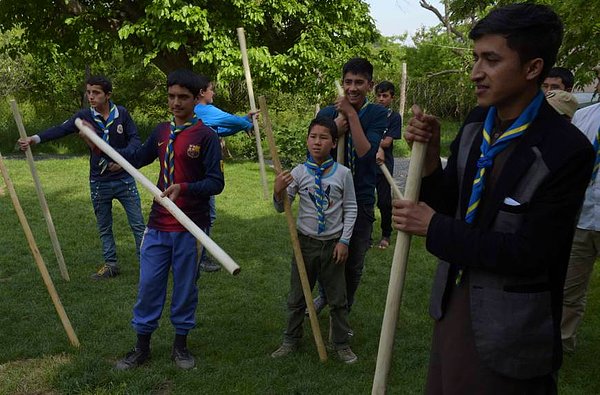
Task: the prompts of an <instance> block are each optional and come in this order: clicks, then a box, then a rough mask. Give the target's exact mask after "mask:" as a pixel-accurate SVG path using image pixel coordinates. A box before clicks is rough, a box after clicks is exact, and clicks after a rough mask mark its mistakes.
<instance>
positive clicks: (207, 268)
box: [200, 257, 221, 273]
mask: <svg viewBox="0 0 600 395" xmlns="http://www.w3.org/2000/svg"><path fill="white" fill-rule="evenodd" d="M200 270H202V271H203V272H207V273H210V272H218V271H219V270H221V265H219V264H218V263H214V262H213V261H212V260H211V259H209V258H208V257H206V259H204V260H203V261H202V262H200Z"/></svg>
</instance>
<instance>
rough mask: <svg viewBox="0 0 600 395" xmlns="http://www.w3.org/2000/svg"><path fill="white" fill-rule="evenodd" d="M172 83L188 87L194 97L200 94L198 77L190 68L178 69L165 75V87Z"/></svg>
mask: <svg viewBox="0 0 600 395" xmlns="http://www.w3.org/2000/svg"><path fill="white" fill-rule="evenodd" d="M173 85H179V86H183V87H184V88H187V89H189V91H190V92H191V93H192V95H193V96H194V97H196V96H198V94H200V85H201V81H200V77H199V76H198V74H196V73H194V72H193V71H191V70H187V69H179V70H175V71H172V72H170V73H169V75H168V76H167V89H168V88H169V87H171V86H173Z"/></svg>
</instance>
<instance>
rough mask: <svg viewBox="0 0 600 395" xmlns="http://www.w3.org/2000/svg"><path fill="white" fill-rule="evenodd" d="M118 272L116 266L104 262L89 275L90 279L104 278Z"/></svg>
mask: <svg viewBox="0 0 600 395" xmlns="http://www.w3.org/2000/svg"><path fill="white" fill-rule="evenodd" d="M119 272H120V270H119V268H118V267H117V266H111V265H109V264H106V263H105V264H104V265H102V267H100V269H98V271H97V272H96V273H94V274H92V276H91V277H92V280H106V279H108V278H112V277H116V276H118V275H119Z"/></svg>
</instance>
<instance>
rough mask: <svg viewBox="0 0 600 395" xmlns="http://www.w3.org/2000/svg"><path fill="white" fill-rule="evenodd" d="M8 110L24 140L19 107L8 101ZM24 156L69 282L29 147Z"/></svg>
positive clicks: (60, 265)
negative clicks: (10, 111) (9, 109)
mask: <svg viewBox="0 0 600 395" xmlns="http://www.w3.org/2000/svg"><path fill="white" fill-rule="evenodd" d="M10 108H11V110H12V113H13V117H14V118H15V122H16V123H17V129H19V135H20V136H21V138H22V139H26V138H27V133H26V132H25V126H24V125H23V119H22V118H21V112H20V111H19V107H18V106H17V102H16V101H15V100H10ZM25 156H26V157H27V162H28V163H29V170H30V171H31V177H32V178H33V183H34V184H35V191H36V192H37V196H38V200H39V201H40V206H41V207H42V213H43V214H44V219H45V220H46V225H47V227H48V233H49V234H50V240H51V241H52V247H53V248H54V255H56V260H57V261H58V268H59V269H60V275H61V276H62V278H63V279H64V280H66V281H69V280H70V279H69V272H68V270H67V265H66V264H65V258H64V257H63V254H62V250H61V248H60V243H59V242H58V236H57V235H56V228H54V222H53V221H52V215H50V209H49V208H48V203H47V202H46V196H45V195H44V190H43V189H42V183H41V182H40V177H39V176H38V174H37V170H36V168H35V162H34V161H33V154H32V153H31V148H30V147H27V150H26V151H25Z"/></svg>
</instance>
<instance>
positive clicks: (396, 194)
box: [379, 163, 404, 199]
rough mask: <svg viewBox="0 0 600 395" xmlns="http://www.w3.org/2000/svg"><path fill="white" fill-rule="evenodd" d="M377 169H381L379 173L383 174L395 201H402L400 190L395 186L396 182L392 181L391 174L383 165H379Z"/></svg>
mask: <svg viewBox="0 0 600 395" xmlns="http://www.w3.org/2000/svg"><path fill="white" fill-rule="evenodd" d="M379 168H380V169H381V172H382V173H383V175H384V177H385V179H386V180H387V182H388V184H390V187H391V188H392V192H394V197H395V198H396V199H404V196H403V195H402V192H400V188H398V185H396V182H395V181H394V177H392V174H391V173H390V171H389V170H388V168H387V166H386V165H385V163H382V164H380V165H379Z"/></svg>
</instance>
